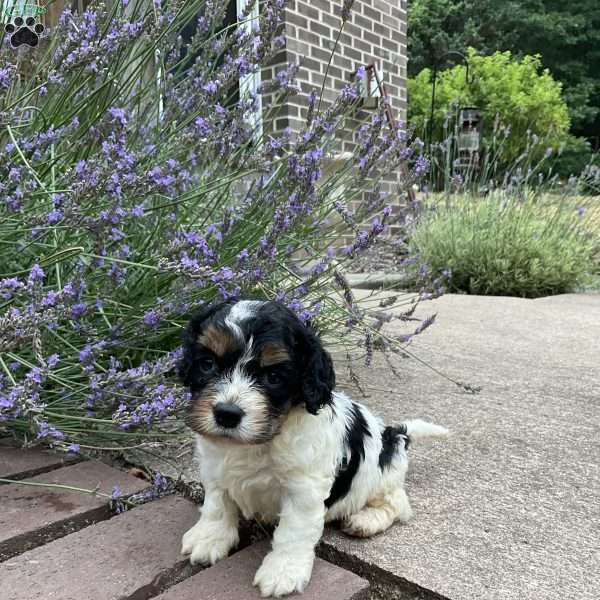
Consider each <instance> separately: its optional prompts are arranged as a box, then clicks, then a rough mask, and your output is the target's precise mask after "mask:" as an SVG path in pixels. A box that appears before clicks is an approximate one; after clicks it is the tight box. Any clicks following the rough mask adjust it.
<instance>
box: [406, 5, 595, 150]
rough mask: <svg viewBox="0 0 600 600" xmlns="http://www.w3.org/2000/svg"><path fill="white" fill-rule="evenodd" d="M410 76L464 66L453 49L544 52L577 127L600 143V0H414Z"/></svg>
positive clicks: (574, 128) (546, 64)
mask: <svg viewBox="0 0 600 600" xmlns="http://www.w3.org/2000/svg"><path fill="white" fill-rule="evenodd" d="M408 45H409V76H415V75H416V74H418V73H419V72H420V71H421V70H422V69H423V68H425V67H429V68H433V66H434V65H435V64H438V66H439V67H440V68H444V67H448V66H452V65H454V64H457V62H459V61H457V60H456V57H455V56H444V55H445V54H446V53H447V52H448V51H449V50H454V51H458V52H462V53H465V52H466V49H467V48H468V47H469V46H472V47H474V48H476V49H477V50H478V52H479V53H480V54H492V53H493V52H495V51H497V50H501V51H504V50H510V51H511V52H512V53H513V55H515V56H525V55H535V54H540V55H541V57H542V59H541V60H542V64H543V66H544V67H547V68H548V69H550V71H551V72H552V74H553V76H554V77H555V78H556V79H558V80H559V81H561V82H562V83H563V90H564V98H565V100H566V102H567V105H568V107H569V112H570V115H571V120H572V132H573V133H574V134H575V135H584V136H586V137H588V138H589V139H593V140H595V142H596V144H598V143H599V140H600V77H599V76H598V73H600V8H599V6H598V0H578V2H565V1H564V0H519V1H516V0H411V2H410V11H409V44H408Z"/></svg>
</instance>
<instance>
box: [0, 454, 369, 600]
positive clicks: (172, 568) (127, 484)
mask: <svg viewBox="0 0 600 600" xmlns="http://www.w3.org/2000/svg"><path fill="white" fill-rule="evenodd" d="M0 478H5V479H12V480H15V481H17V480H18V481H21V482H22V483H11V484H0V506H1V507H2V510H0V582H1V585H2V599H3V600H38V599H39V600H42V599H44V600H48V599H57V600H82V599H86V600H88V599H89V600H117V599H118V600H146V599H148V598H157V599H160V600H229V599H231V600H234V599H235V600H243V599H246V598H248V599H258V598H260V595H259V593H258V591H257V590H256V588H253V587H252V579H253V576H254V571H256V569H257V568H258V566H259V565H260V562H261V560H262V557H263V556H264V555H265V554H266V553H267V551H268V549H269V546H268V543H267V542H264V541H263V542H259V543H255V544H252V545H250V546H247V547H246V548H244V549H242V550H240V551H239V552H237V553H235V554H233V555H232V556H230V557H229V558H228V559H227V560H225V561H222V562H221V563H219V564H217V565H215V566H214V567H211V568H207V569H203V570H202V569H201V568H198V567H195V568H192V567H191V566H190V565H189V563H188V562H187V561H186V560H183V558H182V557H181V555H180V554H179V549H180V540H181V536H182V534H183V533H184V532H185V531H186V530H187V529H188V528H189V527H191V526H192V525H193V524H194V522H195V521H196V519H197V517H198V512H197V508H196V506H195V505H194V504H192V503H191V502H190V501H188V500H186V499H184V498H182V497H180V496H167V497H164V498H160V499H157V500H154V501H151V502H149V503H147V504H144V505H141V506H138V507H136V508H133V509H131V510H129V511H127V512H125V513H122V514H120V515H113V514H111V511H110V510H109V509H108V506H107V502H106V499H105V498H100V497H97V496H93V495H90V494H84V493H80V492H74V491H72V490H67V489H64V488H60V487H38V486H30V485H26V484H25V482H28V481H29V482H43V483H49V484H55V485H68V486H72V487H79V488H83V489H98V491H99V492H103V493H105V494H110V493H111V490H112V489H113V487H114V486H118V487H119V489H120V490H121V493H122V494H133V493H136V492H140V491H143V490H144V488H145V487H147V486H148V483H147V482H145V481H144V480H142V479H138V478H135V477H132V476H131V475H129V474H128V473H124V472H123V471H119V470H117V469H115V468H112V467H109V466H107V465H105V464H104V463H101V462H96V461H85V462H77V463H75V464H70V463H65V462H64V461H63V459H62V457H57V456H56V455H53V454H49V453H44V452H42V451H40V450H17V449H14V448H7V447H0ZM367 596H368V584H367V582H366V581H365V580H364V579H361V578H360V577H358V576H357V575H354V574H353V573H351V572H349V571H346V570H344V569H341V568H340V567H337V566H335V565H333V564H331V563H328V562H326V561H323V560H320V559H317V561H316V563H315V568H314V570H313V577H312V580H311V583H310V585H309V587H308V588H307V590H306V592H305V593H304V594H303V596H302V598H303V600H320V599H325V598H326V599H327V600H330V599H331V600H332V599H335V600H351V599H354V600H357V599H360V598H366V597H367Z"/></svg>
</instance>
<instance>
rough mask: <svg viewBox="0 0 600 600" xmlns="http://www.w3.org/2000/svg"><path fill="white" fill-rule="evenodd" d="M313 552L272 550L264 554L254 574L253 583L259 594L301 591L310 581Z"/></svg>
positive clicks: (278, 594) (264, 595)
mask: <svg viewBox="0 0 600 600" xmlns="http://www.w3.org/2000/svg"><path fill="white" fill-rule="evenodd" d="M314 558H315V557H314V553H310V554H308V555H305V556H294V554H293V551H292V553H290V554H285V553H283V552H276V551H272V552H269V554H267V556H265V558H264V559H263V562H262V565H261V566H260V568H259V569H258V571H256V575H255V576H254V585H256V586H258V588H259V589H260V595H261V596H262V597H263V598H264V597H266V596H285V595H286V594H291V593H292V592H299V593H302V592H303V591H304V588H306V586H307V585H308V582H309V581H310V575H311V573H312V567H313V562H314Z"/></svg>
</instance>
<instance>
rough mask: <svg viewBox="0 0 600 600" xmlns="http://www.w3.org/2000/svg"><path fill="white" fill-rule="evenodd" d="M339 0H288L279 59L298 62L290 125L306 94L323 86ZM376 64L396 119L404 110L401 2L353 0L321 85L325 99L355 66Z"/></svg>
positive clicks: (403, 6) (332, 95) (330, 97)
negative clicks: (298, 85) (283, 48)
mask: <svg viewBox="0 0 600 600" xmlns="http://www.w3.org/2000/svg"><path fill="white" fill-rule="evenodd" d="M342 4H343V1H342V0H288V2H287V8H286V16H285V20H286V25H285V33H286V38H287V46H286V52H285V57H284V56H283V55H282V57H281V58H282V59H283V60H282V62H285V60H287V61H288V62H292V61H295V62H298V61H301V62H302V68H301V69H300V72H299V74H298V80H299V81H300V83H301V84H302V88H303V96H301V97H299V98H295V99H293V100H292V102H291V106H290V109H289V111H288V116H289V119H290V123H289V125H290V126H291V127H293V128H296V127H298V126H300V122H301V121H300V119H301V118H302V117H304V116H305V114H306V95H307V94H308V93H309V92H310V90H311V89H312V88H315V87H316V88H320V87H321V85H322V84H323V77H324V74H325V69H326V67H327V63H328V61H329V57H330V55H331V51H332V49H333V47H334V41H335V38H336V37H337V34H338V31H339V28H340V22H341V21H340V12H341V6H342ZM371 63H375V65H376V66H377V68H378V70H379V71H380V72H381V73H382V74H383V78H384V80H385V83H386V87H387V90H388V93H389V95H390V99H391V104H392V107H393V109H394V111H395V113H396V115H398V116H399V117H400V118H401V119H404V117H405V112H406V86H405V78H406V0H355V2H354V7H353V9H352V13H351V16H350V19H349V21H348V22H347V23H346V25H345V26H344V31H343V33H342V35H341V37H340V41H339V45H338V49H337V52H336V54H335V56H334V57H333V60H332V63H331V66H330V67H329V72H328V78H327V82H326V87H325V94H324V98H325V100H328V101H331V100H333V99H334V98H335V96H336V92H337V91H339V90H340V89H341V88H342V86H343V85H344V84H345V83H347V82H348V81H349V78H350V74H351V73H352V72H353V71H354V70H356V68H357V67H359V66H360V65H368V64H371Z"/></svg>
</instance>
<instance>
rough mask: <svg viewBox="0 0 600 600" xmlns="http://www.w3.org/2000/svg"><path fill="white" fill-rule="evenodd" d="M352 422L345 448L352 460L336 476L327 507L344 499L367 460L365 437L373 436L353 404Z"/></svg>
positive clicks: (347, 433)
mask: <svg viewBox="0 0 600 600" xmlns="http://www.w3.org/2000/svg"><path fill="white" fill-rule="evenodd" d="M351 412H352V420H351V421H350V423H349V425H348V428H347V429H346V437H345V440H344V447H345V448H346V449H347V450H349V451H350V460H349V461H347V462H346V461H344V462H342V464H341V465H340V468H339V470H338V472H337V474H336V476H335V481H334V482H333V485H332V486H331V491H330V492H329V497H328V498H327V500H325V506H326V507H327V508H329V507H330V506H332V505H333V504H335V503H336V502H337V501H338V500H340V499H341V498H343V497H344V496H345V495H346V494H347V493H348V492H349V491H350V487H351V486H352V480H353V479H354V476H355V475H356V472H357V471H358V467H359V466H360V461H361V460H364V459H365V437H367V436H369V437H370V436H371V432H370V431H369V426H368V425H367V421H366V420H365V417H364V415H363V414H362V411H361V410H360V406H359V405H358V404H356V403H355V402H353V403H352V408H351Z"/></svg>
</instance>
